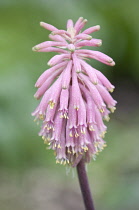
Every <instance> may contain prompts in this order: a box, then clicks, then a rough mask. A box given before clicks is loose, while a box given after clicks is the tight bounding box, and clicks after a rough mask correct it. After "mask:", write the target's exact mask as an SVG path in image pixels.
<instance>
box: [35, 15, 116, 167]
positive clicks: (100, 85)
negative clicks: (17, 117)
mask: <svg viewBox="0 0 139 210" xmlns="http://www.w3.org/2000/svg"><path fill="white" fill-rule="evenodd" d="M86 22H87V20H86V19H83V18H82V17H80V18H79V19H78V20H77V22H76V23H75V24H74V23H73V21H72V20H68V21H67V30H59V29H57V28H56V27H54V26H52V25H50V24H47V23H44V22H41V23H40V25H41V26H42V27H43V28H45V29H47V30H49V31H51V33H50V35H49V38H50V39H51V40H52V41H45V42H43V43H41V44H38V45H36V46H35V47H33V51H37V52H57V53H58V55H55V56H54V57H52V58H51V59H50V60H49V62H48V65H49V66H50V68H49V69H48V70H46V71H44V72H43V74H42V75H41V76H40V77H39V79H38V80H37V82H36V84H35V87H37V88H38V90H37V92H36V93H35V98H37V99H40V98H41V102H40V104H39V105H38V107H37V108H36V110H35V111H34V112H33V113H32V115H33V116H35V121H36V120H39V121H42V124H41V130H40V132H39V135H40V136H42V139H43V140H44V143H45V144H48V148H49V149H52V150H54V154H55V155H56V162H57V163H61V164H64V165H65V164H66V163H67V164H69V165H71V166H72V167H75V166H76V165H77V164H78V163H79V161H80V160H81V159H82V158H84V160H85V162H89V161H90V160H91V158H93V159H95V158H96V155H97V154H98V153H99V152H100V151H102V149H103V148H104V147H105V146H106V144H105V141H104V140H103V138H104V135H105V133H106V130H107V127H106V126H105V125H104V123H103V120H107V121H108V120H109V113H110V112H114V110H115V105H116V101H115V100H114V99H113V98H112V97H111V95H110V93H109V92H112V91H113V89H114V86H113V85H112V84H111V83H110V82H109V80H108V79H107V78H106V77H105V76H104V75H103V74H102V73H101V72H100V71H98V70H96V69H95V68H93V67H92V66H90V65H89V64H88V63H87V62H86V60H88V58H93V59H95V60H98V61H100V62H102V63H104V64H107V65H109V66H114V65H115V63H114V61H113V59H112V58H110V57H109V56H107V55H105V54H103V53H101V52H99V51H94V50H88V49H81V48H82V47H84V46H90V47H99V46H100V45H101V44H102V41H101V40H100V39H95V38H92V36H90V34H91V33H94V32H95V31H98V30H99V29H100V26H99V25H97V26H93V27H90V28H88V29H86V30H82V29H83V27H84V25H85V24H86ZM81 30H82V31H81Z"/></svg>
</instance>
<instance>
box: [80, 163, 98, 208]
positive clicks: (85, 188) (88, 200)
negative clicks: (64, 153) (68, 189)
mask: <svg viewBox="0 0 139 210" xmlns="http://www.w3.org/2000/svg"><path fill="white" fill-rule="evenodd" d="M77 173H78V178H79V183H80V188H81V192H82V196H83V200H84V205H85V209H86V210H95V208H94V204H93V199H92V195H91V191H90V187H89V183H88V178H87V174H86V170H85V164H84V160H83V159H81V161H80V162H79V163H78V165H77Z"/></svg>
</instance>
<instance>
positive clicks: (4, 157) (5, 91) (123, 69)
mask: <svg viewBox="0 0 139 210" xmlns="http://www.w3.org/2000/svg"><path fill="white" fill-rule="evenodd" d="M138 10H139V1H138V0H132V1H130V0H116V1H112V0H105V1H104V0H51V1H48V0H28V1H27V0H19V1H17V0H1V1H0V20H1V24H0V209H1V210H19V209H20V210H32V209H33V210H44V209H48V210H53V209H56V210H65V209H66V210H71V209H75V210H83V209H84V207H83V203H82V199H81V194H80V189H79V186H78V180H77V176H76V170H70V171H69V174H68V175H66V170H65V167H63V166H59V165H56V164H55V159H54V156H53V152H51V151H48V150H46V149H45V145H44V144H43V141H42V140H41V138H40V137H38V136H37V133H38V131H39V126H37V125H36V124H35V123H34V122H33V118H32V117H31V114H30V113H31V112H32V111H33V110H34V109H35V107H36V105H37V104H38V102H37V101H36V100H35V99H34V98H33V95H34V93H35V88H34V83H35V81H36V80H37V78H38V76H39V75H40V74H41V73H42V72H43V71H44V70H45V69H47V61H48V60H49V59H50V57H51V56H52V55H53V54H52V53H35V52H32V51H31V48H32V47H33V46H34V45H36V44H38V43H40V42H42V41H45V40H48V32H47V31H46V30H45V29H43V28H41V27H40V26H39V22H40V21H44V22H48V23H50V24H52V25H55V26H56V27H58V28H61V29H62V28H65V27H66V21H67V19H69V18H72V19H73V20H74V21H76V20H77V19H78V17H80V16H83V17H84V18H87V19H88V23H87V26H86V27H90V26H93V25H98V24H99V25H101V30H100V31H99V32H96V33H94V37H95V38H101V39H102V40H103V45H102V46H101V47H100V48H99V50H100V51H102V52H104V53H106V54H108V55H110V56H111V57H112V58H113V59H114V60H115V62H116V66H114V67H108V66H105V65H104V64H101V63H99V62H95V61H91V64H92V65H93V66H94V67H96V68H97V69H99V70H101V71H102V72H103V73H104V74H105V75H107V77H108V78H109V79H110V81H111V82H112V83H113V84H114V85H115V86H116V89H115V91H114V93H113V97H114V98H115V99H116V100H117V101H118V104H117V110H116V112H115V113H114V114H113V115H111V121H110V122H109V123H108V133H107V135H106V137H105V140H106V141H107V145H108V147H107V148H106V149H105V150H104V151H103V152H102V153H101V154H100V155H99V156H98V158H97V160H96V161H92V163H91V164H89V166H88V176H89V181H90V185H91V190H92V193H93V197H94V201H95V206H96V209H98V210H99V209H103V210H111V209H112V210H117V209H119V210H131V209H134V210H138V209H139V151H138V145H139V144H138V134H139V56H138V55H139V12H138Z"/></svg>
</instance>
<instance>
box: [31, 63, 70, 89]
mask: <svg viewBox="0 0 139 210" xmlns="http://www.w3.org/2000/svg"><path fill="white" fill-rule="evenodd" d="M66 64H67V61H63V62H61V63H59V64H57V65H55V66H53V67H51V68H50V69H48V70H46V71H44V72H43V73H42V74H41V76H40V77H39V79H38V80H37V82H36V84H35V87H40V86H41V85H42V84H43V83H44V82H45V80H46V79H47V78H48V77H49V76H51V74H52V73H53V72H54V71H56V70H58V69H60V68H62V67H63V68H64V67H65V66H66Z"/></svg>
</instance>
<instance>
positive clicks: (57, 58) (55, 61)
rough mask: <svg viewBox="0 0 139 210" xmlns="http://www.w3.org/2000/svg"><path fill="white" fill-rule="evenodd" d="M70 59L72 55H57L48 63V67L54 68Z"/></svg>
mask: <svg viewBox="0 0 139 210" xmlns="http://www.w3.org/2000/svg"><path fill="white" fill-rule="evenodd" d="M69 58H70V54H62V55H55V56H54V57H52V58H51V59H50V60H49V61H48V65H49V66H54V65H56V64H58V63H60V62H62V61H63V60H65V59H69Z"/></svg>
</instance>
